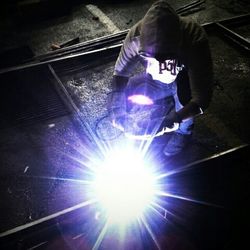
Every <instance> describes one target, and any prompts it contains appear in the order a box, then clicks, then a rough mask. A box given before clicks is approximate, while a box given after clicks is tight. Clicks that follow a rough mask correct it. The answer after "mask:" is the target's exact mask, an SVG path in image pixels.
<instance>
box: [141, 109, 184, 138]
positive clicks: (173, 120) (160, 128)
mask: <svg viewBox="0 0 250 250" xmlns="http://www.w3.org/2000/svg"><path fill="white" fill-rule="evenodd" d="M180 122H181V119H180V117H179V116H178V114H177V113H176V112H171V113H169V114H168V115H167V116H163V117H158V118H154V119H151V120H150V121H143V122H141V123H139V124H138V125H139V126H140V127H141V128H142V129H143V131H144V132H143V133H144V134H148V135H149V134H151V135H152V136H154V135H155V136H160V135H163V134H164V133H168V132H172V131H174V130H176V129H178V128H179V123H180Z"/></svg>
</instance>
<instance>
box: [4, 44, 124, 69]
mask: <svg viewBox="0 0 250 250" xmlns="http://www.w3.org/2000/svg"><path fill="white" fill-rule="evenodd" d="M121 45H122V44H117V45H113V46H110V47H106V48H102V49H96V50H92V51H84V52H80V53H78V54H74V55H67V56H63V57H60V58H53V59H50V60H48V61H42V62H33V63H29V64H23V65H17V66H14V67H9V68H4V69H0V74H4V73H8V72H12V71H16V70H21V69H27V68H33V67H36V66H41V65H47V64H50V63H55V62H59V61H64V60H67V59H72V58H76V57H80V56H87V55H95V54H99V53H101V52H107V51H113V50H116V49H117V48H120V47H121Z"/></svg>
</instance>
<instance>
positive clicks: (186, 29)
mask: <svg viewBox="0 0 250 250" xmlns="http://www.w3.org/2000/svg"><path fill="white" fill-rule="evenodd" d="M139 52H146V53H147V54H150V55H151V56H153V57H155V58H157V56H163V57H164V56H167V55H174V56H175V57H176V59H178V61H179V62H180V63H181V64H183V65H184V66H185V68H186V70H187V72H188V76H189V83H188V81H187V82H186V83H184V84H189V85H190V86H189V87H190V89H191V102H193V103H196V104H197V105H198V106H199V107H201V108H202V110H204V109H206V108H207V107H208V105H209V102H210V100H211V96H212V86H213V70H212V60H211V55H210V49H209V44H208V39H207V35H206V33H205V31H204V29H203V28H202V27H201V26H200V25H199V24H197V23H196V22H194V21H192V20H190V19H187V18H183V17H179V16H178V15H177V14H176V12H175V11H174V10H173V9H172V8H171V6H170V5H169V4H168V3H167V1H164V0H162V1H157V2H155V3H154V4H153V5H152V6H151V8H150V9H149V10H148V12H147V13H146V15H145V16H144V18H143V19H142V20H140V21H139V22H138V23H137V24H135V25H134V26H133V27H132V28H131V29H130V31H129V33H128V34H127V36H126V38H125V40H124V43H123V46H122V48H121V51H120V54H119V57H118V59H117V61H116V64H115V71H114V74H115V75H121V76H129V75H130V74H131V73H132V70H133V69H134V67H135V65H136V63H137V62H138V61H140V56H139Z"/></svg>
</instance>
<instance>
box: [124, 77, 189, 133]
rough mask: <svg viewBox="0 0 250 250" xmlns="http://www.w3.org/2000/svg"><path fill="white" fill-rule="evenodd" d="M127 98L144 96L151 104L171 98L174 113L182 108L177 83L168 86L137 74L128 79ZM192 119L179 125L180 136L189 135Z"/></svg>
mask: <svg viewBox="0 0 250 250" xmlns="http://www.w3.org/2000/svg"><path fill="white" fill-rule="evenodd" d="M126 94H127V96H131V95H135V94H136V95H138V94H140V95H145V96H147V97H149V98H150V99H151V100H153V102H157V101H159V100H162V99H164V98H168V97H173V100H174V108H175V111H178V110H180V109H181V108H183V105H182V104H181V102H180V100H179V97H178V95H177V81H175V82H172V83H170V84H166V83H162V82H160V81H155V80H153V79H152V77H151V76H150V75H148V74H138V75H135V76H133V77H131V78H130V80H129V82H128V85H127V88H126ZM193 123H194V120H193V118H189V119H186V120H185V121H183V122H181V123H180V126H179V129H178V130H177V131H176V132H178V133H180V134H191V133H192V130H193Z"/></svg>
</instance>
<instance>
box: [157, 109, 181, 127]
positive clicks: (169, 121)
mask: <svg viewBox="0 0 250 250" xmlns="http://www.w3.org/2000/svg"><path fill="white" fill-rule="evenodd" d="M175 123H181V118H180V116H179V115H178V114H177V113H176V112H170V113H169V114H168V115H167V116H165V117H164V120H163V122H162V126H161V127H163V128H164V127H167V128H170V129H171V128H173V127H174V124H175Z"/></svg>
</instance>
